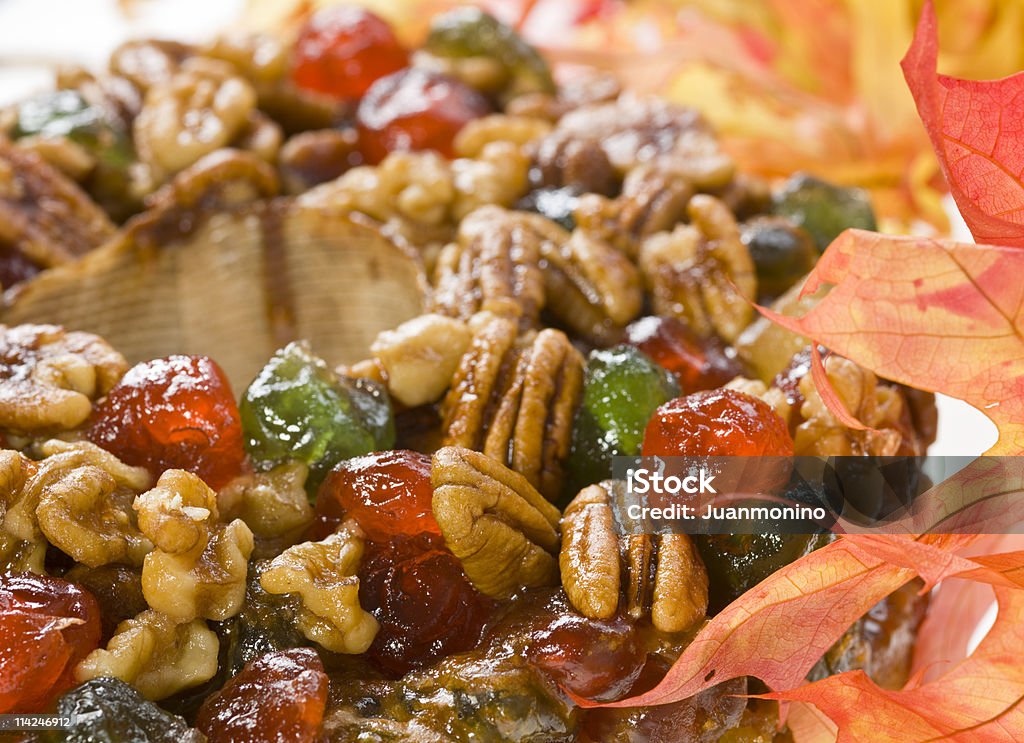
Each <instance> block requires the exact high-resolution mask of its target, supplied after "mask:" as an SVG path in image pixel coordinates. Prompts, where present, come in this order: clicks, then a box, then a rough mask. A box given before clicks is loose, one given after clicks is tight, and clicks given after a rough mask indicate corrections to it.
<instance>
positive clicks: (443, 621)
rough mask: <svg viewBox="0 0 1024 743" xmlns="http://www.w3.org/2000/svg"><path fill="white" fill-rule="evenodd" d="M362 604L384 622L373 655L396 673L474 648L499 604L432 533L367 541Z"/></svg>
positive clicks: (361, 577) (362, 569)
mask: <svg viewBox="0 0 1024 743" xmlns="http://www.w3.org/2000/svg"><path fill="white" fill-rule="evenodd" d="M359 603H360V605H361V606H362V607H363V608H364V609H366V610H367V611H369V612H370V613H371V614H373V616H374V617H375V618H376V619H377V621H378V622H380V631H379V632H378V633H377V637H376V638H375V639H374V641H373V645H371V646H370V649H369V651H367V655H368V657H369V658H371V659H372V660H373V661H374V662H375V663H376V664H377V665H378V666H379V667H380V668H381V669H382V670H384V671H386V672H387V673H391V674H394V675H396V676H400V675H402V674H404V673H406V672H407V671H409V670H411V669H413V668H421V667H423V666H426V665H429V664H431V663H433V662H434V661H436V660H438V659H439V658H443V657H445V656H446V655H451V654H452V653H457V652H460V651H463V650H469V649H471V648H473V647H475V646H476V645H477V643H478V642H479V641H480V638H481V636H482V633H483V628H484V624H485V622H486V621H487V619H488V617H489V616H490V614H491V611H492V609H493V607H494V604H493V602H492V601H491V600H490V599H488V598H487V597H486V596H484V595H483V594H481V593H479V592H478V591H477V590H476V589H475V588H473V586H472V585H471V584H470V582H469V580H468V579H467V578H466V576H465V574H464V573H463V572H462V566H461V565H460V563H459V561H458V559H457V558H456V557H455V556H454V555H453V554H452V553H451V552H449V551H448V549H447V548H446V547H445V546H444V542H443V541H442V539H441V537H439V536H435V535H433V534H421V535H419V536H416V537H400V538H398V539H395V540H393V541H391V542H387V543H377V542H368V543H367V545H366V552H365V554H364V556H363V562H362V565H361V566H360V569H359Z"/></svg>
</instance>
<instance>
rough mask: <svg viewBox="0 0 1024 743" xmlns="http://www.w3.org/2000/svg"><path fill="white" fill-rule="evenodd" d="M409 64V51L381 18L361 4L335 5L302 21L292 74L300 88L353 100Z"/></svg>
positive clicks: (294, 52)
mask: <svg viewBox="0 0 1024 743" xmlns="http://www.w3.org/2000/svg"><path fill="white" fill-rule="evenodd" d="M408 63H409V54H408V52H406V51H405V49H403V48H402V45H401V44H400V43H399V42H398V39H397V38H396V37H395V33H394V31H392V30H391V26H389V25H388V24H387V22H386V21H384V20H383V19H382V18H380V16H378V15H376V14H374V13H371V12H370V11H369V10H367V9H366V8H362V7H359V6H357V5H339V6H335V7H328V8H322V9H321V10H318V11H317V12H315V13H313V14H312V15H311V16H310V17H309V18H308V19H307V20H306V22H305V23H304V24H303V25H302V28H301V29H300V30H299V35H298V38H296V40H295V46H294V47H293V49H292V73H291V77H292V80H293V81H294V82H295V84H296V85H298V86H299V87H300V88H302V89H304V90H312V91H316V92H317V93H326V94H327V95H331V96H334V97H336V98H347V99H356V98H360V97H362V96H363V95H364V94H365V93H366V91H367V90H368V89H369V88H370V86H371V85H372V84H373V83H374V82H375V81H376V80H378V79H379V78H382V77H384V76H385V75H390V74H391V73H393V72H398V70H400V69H402V68H403V67H405V66H407V65H408Z"/></svg>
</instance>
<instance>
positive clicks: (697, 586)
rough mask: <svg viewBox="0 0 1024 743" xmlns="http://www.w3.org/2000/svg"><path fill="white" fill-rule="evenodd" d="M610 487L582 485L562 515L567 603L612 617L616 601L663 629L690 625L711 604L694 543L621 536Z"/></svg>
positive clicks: (591, 614) (666, 536)
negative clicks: (585, 486)
mask: <svg viewBox="0 0 1024 743" xmlns="http://www.w3.org/2000/svg"><path fill="white" fill-rule="evenodd" d="M615 487H617V485H616V483H614V482H611V481H606V482H603V483H601V484H600V485H591V486H590V487H588V488H585V489H584V490H583V491H581V492H580V494H579V495H577V496H576V497H575V498H574V499H573V501H572V503H570V504H569V505H568V506H567V507H566V509H565V514H564V515H563V516H562V522H561V526H562V551H561V554H560V556H559V565H560V567H561V573H562V586H563V587H564V588H565V593H566V595H567V596H568V597H569V601H570V602H571V603H572V605H573V606H574V607H575V608H576V610H577V611H579V612H580V613H581V614H583V615H584V616H587V617H591V618H595V619H610V618H611V617H613V616H614V615H615V613H616V611H618V610H619V609H620V605H621V609H622V610H623V611H624V612H625V613H627V614H628V615H629V616H631V617H633V618H635V619H639V618H641V617H644V616H650V617H651V622H652V624H653V625H654V626H655V627H656V628H657V629H659V630H661V631H662V632H682V631H683V630H686V629H689V628H690V627H692V626H693V625H694V624H696V623H697V622H698V621H700V620H701V619H703V618H704V615H705V613H706V612H707V608H708V574H707V572H706V571H705V570H704V564H703V563H702V562H701V559H700V557H699V556H698V555H697V551H696V548H695V547H694V545H693V542H692V541H691V540H690V537H689V536H687V535H686V534H656V535H653V536H652V535H650V534H631V535H622V536H620V535H619V534H618V533H617V531H616V526H615V520H614V515H613V513H612V506H611V498H610V495H609V494H610V492H611V490H612V488H615ZM621 589H624V591H625V601H620V590H621ZM623 691H625V690H623Z"/></svg>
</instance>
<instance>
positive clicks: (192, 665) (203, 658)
mask: <svg viewBox="0 0 1024 743" xmlns="http://www.w3.org/2000/svg"><path fill="white" fill-rule="evenodd" d="M219 649H220V642H219V641H218V640H217V635H215V634H214V633H213V632H211V631H210V629H209V628H208V627H207V626H206V623H205V622H203V621H202V620H199V619H196V620H193V621H191V622H187V623H184V624H179V623H178V622H176V621H175V620H174V619H172V618H171V617H168V616H166V615H165V614H161V613H160V612H158V611H153V610H149V611H144V612H142V613H141V614H139V615H138V616H137V617H135V618H134V619H126V620H125V621H123V622H121V624H119V625H118V627H117V632H116V633H115V634H114V636H113V637H112V638H111V639H110V642H109V643H107V647H106V649H103V648H101V649H99V650H94V651H92V652H91V653H89V655H87V656H86V657H85V660H83V661H82V662H81V663H79V664H78V665H77V666H76V667H75V678H76V679H77V680H78V681H79V682H83V681H88V680H90V679H94V678H100V677H101V676H113V677H114V678H119V679H121V680H122V681H124V682H126V683H129V684H131V685H132V686H134V687H135V688H136V689H138V690H139V691H140V692H141V693H142V695H143V696H144V697H146V698H147V699H152V700H157V699H164V698H166V697H169V696H171V695H172V694H175V693H177V692H179V691H181V690H182V689H188V688H191V687H193V686H198V685H199V684H201V683H203V682H204V681H209V680H210V679H211V678H213V677H214V675H215V674H216V673H217V653H218V651H219Z"/></svg>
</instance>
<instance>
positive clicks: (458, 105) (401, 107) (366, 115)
mask: <svg viewBox="0 0 1024 743" xmlns="http://www.w3.org/2000/svg"><path fill="white" fill-rule="evenodd" d="M490 112H491V106H490V104H489V103H488V102H487V99H486V98H484V97H483V96H482V95H480V94H479V93H478V92H476V91H475V90H473V89H472V88H470V87H469V86H468V85H466V84H465V83H462V82H460V81H459V80H456V79H454V78H451V77H447V76H446V75H442V74H440V73H437V72H432V71H429V70H423V69H418V68H415V67H413V68H409V69H406V70H402V71H401V72H396V73H395V74H393V75H388V76H387V77H383V78H381V79H380V80H378V81H377V82H375V83H374V84H373V86H372V87H371V88H370V89H369V90H368V91H367V92H366V96H365V97H364V98H363V100H362V101H360V103H359V108H358V109H357V110H356V126H357V128H358V130H359V146H360V149H361V150H362V153H363V157H364V158H365V159H366V160H367V162H370V163H379V162H380V161H381V160H383V159H384V158H385V157H387V155H388V153H389V152H394V151H395V150H436V151H437V152H440V153H441V154H442V155H444V156H446V157H453V156H454V153H453V151H452V140H453V139H454V138H455V135H456V134H458V132H459V130H460V129H462V127H463V126H465V125H466V124H467V123H469V122H470V121H472V120H473V119H477V118H480V117H481V116H485V115H486V114H488V113H490Z"/></svg>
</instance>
